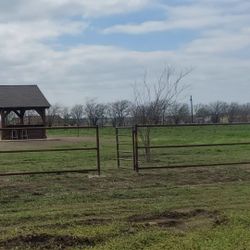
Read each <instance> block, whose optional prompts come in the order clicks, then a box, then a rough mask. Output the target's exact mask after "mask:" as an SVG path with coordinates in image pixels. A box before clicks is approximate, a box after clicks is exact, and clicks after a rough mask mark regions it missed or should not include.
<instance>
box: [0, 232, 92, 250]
mask: <svg viewBox="0 0 250 250" xmlns="http://www.w3.org/2000/svg"><path fill="white" fill-rule="evenodd" d="M94 245H95V244H94V242H93V241H91V240H90V239H88V238H79V237H73V236H68V235H64V236H57V235H48V234H38V235H26V236H18V237H15V238H11V239H8V240H6V241H1V242H0V248H1V249H13V248H15V249H27V248H34V249H67V248H71V247H77V246H79V247H90V246H94Z"/></svg>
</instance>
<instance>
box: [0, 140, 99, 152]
mask: <svg viewBox="0 0 250 250" xmlns="http://www.w3.org/2000/svg"><path fill="white" fill-rule="evenodd" d="M83 143H95V138H94V137H93V136H89V137H88V136H85V137H60V136H53V137H52V136H51V137H49V138H47V139H41V140H8V141H3V140H0V151H4V150H28V149H44V148H59V147H61V146H64V147H65V146H67V145H68V146H74V145H75V146H76V145H79V144H83Z"/></svg>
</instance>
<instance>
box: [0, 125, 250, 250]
mask: <svg viewBox="0 0 250 250" xmlns="http://www.w3.org/2000/svg"><path fill="white" fill-rule="evenodd" d="M121 133H123V134H124V135H125V136H123V137H121V140H122V141H123V142H124V144H126V145H124V146H121V150H124V151H130V150H131V146H129V145H127V144H129V143H131V138H130V137H129V134H130V132H129V131H126V130H124V131H122V132H121ZM48 135H49V138H50V139H51V140H48V141H47V142H0V150H1V151H3V150H11V149H14V150H17V149H43V148H69V147H91V146H93V145H95V138H94V131H91V130H87V131H80V135H79V137H78V134H77V131H70V132H69V131H63V130H60V131H59V130H58V131H57V130H56V131H49V133H48ZM126 135H127V136H126ZM151 138H152V145H165V144H168V145H175V144H198V143H227V142H248V141H250V126H246V125H244V126H243V125H241V126H221V127H214V126H212V127H199V128H198V127H197V128H192V127H180V128H167V129H166V128H164V129H153V130H152V131H151ZM100 139H101V159H102V161H101V162H102V175H101V176H100V177H98V176H96V175H95V174H94V173H91V174H89V175H87V174H64V175H33V176H15V177H14V176H12V177H0V178H1V181H0V211H1V213H0V249H127V250H133V249H136V250H138V249H173V250H175V249H180V250H181V249H190V250H191V249H221V250H222V249H223V250H224V249H242V250H243V249H250V227H249V226H250V209H249V208H250V201H249V199H248V198H249V196H250V165H245V166H223V167H206V168H205V167H202V168H190V169H165V170H145V171H140V173H139V174H136V173H135V172H133V171H132V165H131V164H132V163H131V162H130V161H122V162H121V163H122V167H121V169H117V166H116V159H115V154H116V153H115V134H114V130H113V129H111V128H105V129H101V130H100ZM140 145H141V144H140ZM249 150H250V146H233V147H213V148H193V149H164V150H163V149H161V150H153V151H152V152H151V153H152V158H151V162H150V163H146V162H145V160H144V159H145V156H144V151H143V150H140V164H141V165H142V166H147V165H149V166H161V165H170V164H203V163H214V162H230V161H250V154H249ZM0 156H1V159H0V172H1V173H3V172H7V171H9V172H14V171H29V170H32V171H35V170H37V171H40V170H51V169H53V170H54V169H76V168H77V169H79V168H83V169H84V168H90V167H91V168H95V163H96V162H95V152H88V153H87V152H82V151H80V152H78V151H77V152H67V153H65V152H56V153H55V152H48V153H25V154H24V153H22V154H1V155H0ZM128 156H130V155H129V154H128Z"/></svg>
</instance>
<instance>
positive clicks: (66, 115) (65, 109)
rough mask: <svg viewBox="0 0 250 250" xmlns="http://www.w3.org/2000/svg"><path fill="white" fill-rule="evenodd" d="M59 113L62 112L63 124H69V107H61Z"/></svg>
mask: <svg viewBox="0 0 250 250" xmlns="http://www.w3.org/2000/svg"><path fill="white" fill-rule="evenodd" d="M61 113H62V118H63V123H64V126H68V125H70V118H71V114H70V110H69V108H68V107H63V108H62V111H61Z"/></svg>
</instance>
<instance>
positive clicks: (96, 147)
mask: <svg viewBox="0 0 250 250" xmlns="http://www.w3.org/2000/svg"><path fill="white" fill-rule="evenodd" d="M37 129H46V130H77V135H78V136H79V131H80V130H86V129H88V130H89V129H90V130H94V131H95V145H94V147H70V148H44V149H27V150H1V151H0V155H2V154H19V153H20V154H22V153H44V152H73V151H89V152H91V151H95V152H96V168H92V169H91V168H90V169H69V170H60V169H57V170H52V171H20V172H16V171H15V172H0V176H16V175H37V174H63V173H88V172H97V173H98V175H100V172H101V161H100V138H99V127H98V126H93V127H86V126H85V127H84V126H78V127H64V126H60V127H24V128H22V127H18V128H14V130H16V131H18V134H19V133H20V132H21V131H23V130H25V131H28V132H29V131H32V130H37ZM8 130H10V131H12V130H13V128H0V132H2V131H8ZM25 140H28V138H26V139H25ZM12 141H18V140H12Z"/></svg>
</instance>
